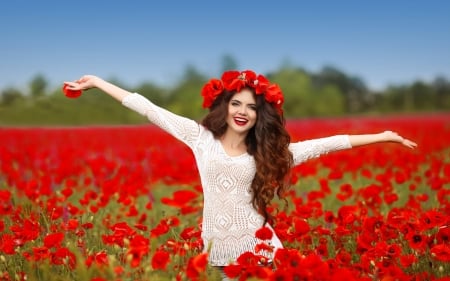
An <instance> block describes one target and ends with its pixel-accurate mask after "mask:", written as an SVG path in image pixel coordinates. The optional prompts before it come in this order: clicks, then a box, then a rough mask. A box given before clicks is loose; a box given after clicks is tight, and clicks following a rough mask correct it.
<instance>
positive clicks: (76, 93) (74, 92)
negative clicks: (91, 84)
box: [62, 84, 83, 98]
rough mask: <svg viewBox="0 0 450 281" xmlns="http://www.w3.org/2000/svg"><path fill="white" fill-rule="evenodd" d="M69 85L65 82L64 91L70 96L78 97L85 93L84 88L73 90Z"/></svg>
mask: <svg viewBox="0 0 450 281" xmlns="http://www.w3.org/2000/svg"><path fill="white" fill-rule="evenodd" d="M68 87H69V85H66V84H64V86H63V88H62V91H63V92H64V94H65V95H66V97H68V98H78V97H79V96H81V94H82V93H83V91H82V90H72V89H69V88H68Z"/></svg>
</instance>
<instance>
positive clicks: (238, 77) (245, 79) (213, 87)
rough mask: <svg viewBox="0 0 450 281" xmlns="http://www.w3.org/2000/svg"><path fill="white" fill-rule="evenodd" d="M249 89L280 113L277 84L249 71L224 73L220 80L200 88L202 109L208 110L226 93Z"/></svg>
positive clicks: (281, 98) (281, 95) (281, 100)
mask: <svg viewBox="0 0 450 281" xmlns="http://www.w3.org/2000/svg"><path fill="white" fill-rule="evenodd" d="M245 87H251V88H253V89H254V90H255V93H256V95H264V98H265V100H266V101H267V102H268V103H271V104H273V105H274V106H275V108H276V109H278V110H279V111H281V107H282V105H283V102H284V97H283V93H282V92H281V89H280V87H279V86H278V85H277V84H271V83H270V82H269V80H268V79H267V78H266V77H264V76H263V75H261V74H259V75H256V73H255V72H253V71H251V70H245V71H237V70H230V71H225V72H224V73H223V74H222V78H221V79H217V78H213V79H211V80H209V81H208V82H207V83H206V84H205V85H204V86H203V88H202V96H203V107H204V108H210V107H211V105H212V104H213V102H214V100H215V99H216V98H217V97H218V96H219V95H221V94H222V93H223V91H224V90H227V91H237V92H239V91H241V89H242V88H245Z"/></svg>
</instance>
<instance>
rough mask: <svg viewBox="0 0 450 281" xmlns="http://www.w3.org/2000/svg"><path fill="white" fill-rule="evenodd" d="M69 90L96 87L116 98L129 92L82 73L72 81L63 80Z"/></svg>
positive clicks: (119, 99)
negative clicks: (81, 75)
mask: <svg viewBox="0 0 450 281" xmlns="http://www.w3.org/2000/svg"><path fill="white" fill-rule="evenodd" d="M64 84H65V85H67V87H68V88H69V89H70V90H75V91H76V90H88V89H91V88H98V89H100V90H102V91H103V92H105V93H107V94H108V95H110V96H112V97H113V98H115V99H116V100H118V101H120V102H122V100H123V99H124V98H125V97H126V96H128V95H130V94H131V93H130V92H129V91H127V90H124V89H122V88H120V87H118V86H116V85H114V84H111V83H110V82H107V81H105V80H103V79H101V78H99V77H97V76H94V75H84V76H83V77H81V78H80V79H78V80H76V81H73V82H64Z"/></svg>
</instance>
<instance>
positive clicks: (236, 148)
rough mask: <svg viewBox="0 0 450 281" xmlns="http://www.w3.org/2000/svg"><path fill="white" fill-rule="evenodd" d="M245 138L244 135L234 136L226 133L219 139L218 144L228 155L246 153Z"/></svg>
mask: <svg viewBox="0 0 450 281" xmlns="http://www.w3.org/2000/svg"><path fill="white" fill-rule="evenodd" d="M245 137H246V134H235V133H233V132H229V131H227V132H225V134H224V135H223V136H221V137H220V142H221V143H222V146H223V147H224V149H225V150H226V151H227V152H228V154H242V153H245V152H247V145H246V143H245Z"/></svg>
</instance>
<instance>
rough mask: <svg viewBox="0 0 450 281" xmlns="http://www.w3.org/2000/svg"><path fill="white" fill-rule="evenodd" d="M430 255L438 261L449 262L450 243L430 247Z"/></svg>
mask: <svg viewBox="0 0 450 281" xmlns="http://www.w3.org/2000/svg"><path fill="white" fill-rule="evenodd" d="M430 252H431V256H432V257H433V258H435V259H436V260H438V261H442V262H450V245H448V244H438V245H435V246H433V247H432V248H431V250H430Z"/></svg>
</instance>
